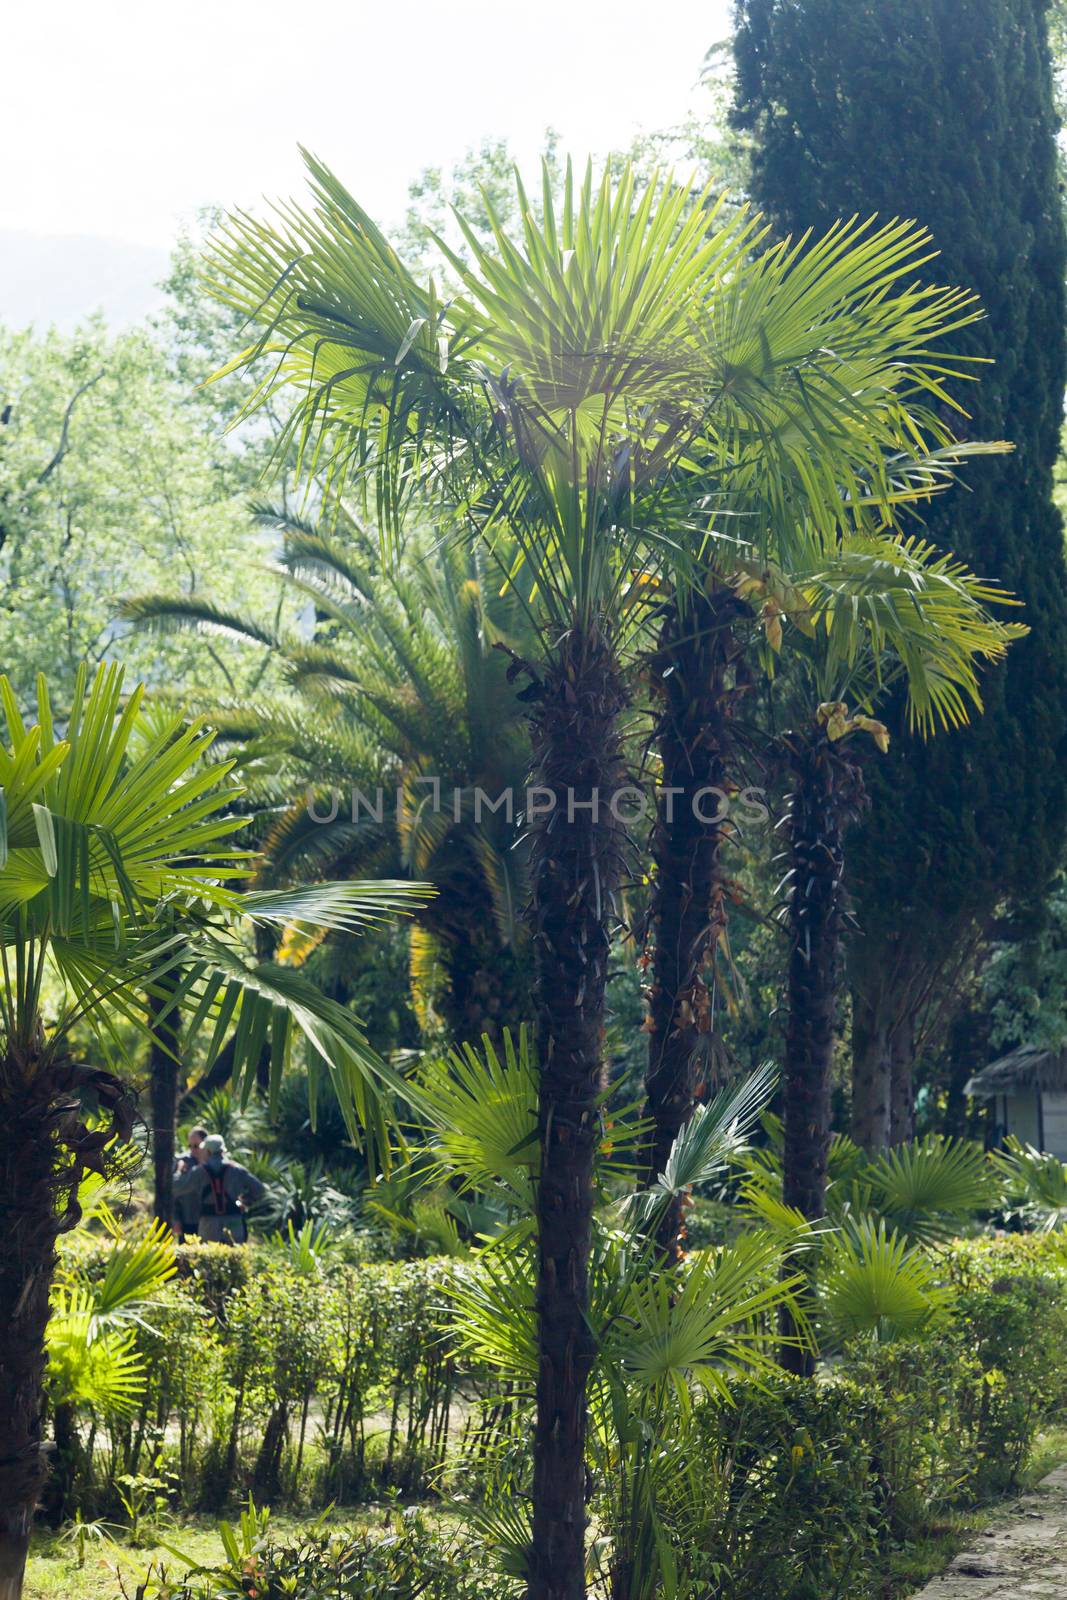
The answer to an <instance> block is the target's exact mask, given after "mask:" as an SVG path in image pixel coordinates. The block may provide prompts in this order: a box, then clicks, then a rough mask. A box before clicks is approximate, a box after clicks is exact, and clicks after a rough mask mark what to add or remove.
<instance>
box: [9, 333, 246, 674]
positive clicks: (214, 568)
mask: <svg viewBox="0 0 1067 1600" xmlns="http://www.w3.org/2000/svg"><path fill="white" fill-rule="evenodd" d="M0 416H2V417H3V419H4V420H3V423H2V424H0V665H2V666H3V668H4V669H5V670H6V671H7V673H8V675H9V676H10V678H11V680H12V682H13V683H14V685H15V687H16V691H17V693H18V694H19V695H20V697H22V698H23V699H26V700H28V699H29V698H31V697H32V692H33V684H34V676H35V673H36V670H37V668H38V666H39V665H40V663H41V662H42V661H47V662H48V663H49V667H50V673H51V683H52V690H53V693H54V694H55V695H56V696H57V697H58V699H59V700H60V701H61V702H62V701H63V700H64V699H65V698H66V697H67V695H69V693H70V691H71V689H72V688H73V684H74V678H75V675H76V673H77V670H78V666H79V663H80V662H82V661H83V660H88V661H90V662H97V661H100V660H103V659H106V658H108V657H114V655H115V654H117V653H119V652H121V653H122V655H123V658H124V660H125V661H126V662H127V663H128V664H129V666H130V667H131V669H132V670H134V671H136V672H137V673H138V674H139V675H140V676H141V677H143V678H145V679H146V680H149V681H153V680H155V681H163V680H166V681H167V682H169V683H173V682H176V681H180V682H181V683H182V684H183V686H184V687H185V688H187V689H188V690H189V691H190V692H193V691H195V690H196V689H197V688H200V689H203V690H210V691H211V692H212V693H214V694H219V693H222V692H224V691H226V690H229V691H231V692H233V693H237V692H238V691H241V692H243V691H245V690H246V689H248V688H249V686H250V685H251V684H253V683H255V682H257V681H260V680H262V678H263V672H264V669H265V653H264V652H262V651H261V652H259V654H258V656H256V657H250V656H249V655H248V653H247V652H244V653H242V652H240V651H238V650H235V649H234V647H233V645H232V644H231V643H230V642H229V641H227V640H214V639H213V640H201V641H196V640H193V639H191V638H177V637H175V638H170V639H167V640H165V641H163V642H162V643H161V642H159V641H153V640H151V639H149V638H147V637H140V638H132V637H130V636H129V628H128V627H127V626H123V625H121V624H119V623H118V622H117V621H116V612H117V607H118V601H119V599H120V597H121V596H122V595H123V594H125V593H129V592H130V591H131V590H133V591H137V590H141V589H144V588H145V587H147V586H149V585H157V586H160V587H164V586H165V587H168V588H171V589H176V590H180V591H181V592H182V593H184V594H187V595H188V594H197V593H199V592H201V591H202V590H203V588H204V586H205V584H206V583H207V582H209V581H210V584H211V587H212V590H213V592H214V593H215V594H216V595H217V596H218V597H219V598H220V599H221V600H223V601H226V600H235V599H236V598H237V597H238V596H240V597H241V598H242V600H244V601H246V602H247V601H251V600H256V601H258V603H259V604H260V605H261V607H262V609H263V611H264V612H266V613H268V614H273V612H274V610H275V609H276V605H277V590H278V586H277V582H276V580H275V579H273V578H272V577H271V576H270V575H269V574H268V572H267V571H266V567H265V563H266V558H267V556H268V555H269V553H270V550H271V547H272V544H273V543H274V536H273V535H272V534H270V533H269V532H268V531H266V530H263V529H257V528H256V526H255V525H254V523H253V521H252V518H251V517H250V515H249V511H248V508H247V503H246V500H245V494H246V492H247V489H248V486H249V472H248V465H249V464H248V463H244V462H242V458H241V456H240V454H239V453H238V452H237V451H236V450H234V449H231V448H230V447H229V446H228V445H227V444H226V443H225V441H222V440H220V439H219V438H218V437H216V436H215V431H214V428H213V420H212V417H211V416H210V414H209V412H208V410H207V408H206V406H204V404H203V403H202V402H200V401H199V400H197V399H196V397H195V395H194V396H193V397H192V398H190V393H189V391H188V389H187V388H186V386H185V385H184V383H181V382H179V380H178V379H177V378H176V377H174V376H172V375H171V373H170V372H169V371H168V364H167V358H166V356H165V353H164V351H163V350H162V348H161V347H160V345H159V343H158V342H157V341H156V340H154V339H153V338H152V337H150V336H149V334H148V333H147V332H144V331H136V332H130V333H123V334H120V335H117V336H112V335H109V334H108V333H107V331H106V329H105V328H104V327H103V325H102V324H100V323H98V322H91V323H88V324H86V325H85V326H84V327H83V328H81V329H79V330H78V331H77V332H76V333H74V334H71V335H60V334H57V333H55V332H51V333H47V334H44V335H37V334H34V333H32V332H25V333H12V332H9V331H7V330H5V329H3V328H0ZM235 549H237V550H240V551H241V552H242V559H241V560H239V561H234V560H231V559H226V560H222V559H221V556H220V553H221V552H222V551H233V550H235Z"/></svg>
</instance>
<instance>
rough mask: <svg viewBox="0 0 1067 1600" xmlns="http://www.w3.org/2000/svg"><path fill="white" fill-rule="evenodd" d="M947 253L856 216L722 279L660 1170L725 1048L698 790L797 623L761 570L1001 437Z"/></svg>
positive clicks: (670, 819) (685, 748)
mask: <svg viewBox="0 0 1067 1600" xmlns="http://www.w3.org/2000/svg"><path fill="white" fill-rule="evenodd" d="M929 253H930V241H929V237H928V235H926V234H925V233H923V232H922V231H920V230H916V229H914V228H912V227H910V226H909V225H906V224H904V225H902V224H899V223H890V224H888V225H886V226H884V227H881V228H873V227H872V225H871V224H870V223H860V222H857V221H856V220H855V219H854V220H853V221H852V222H851V223H847V224H838V225H836V226H835V227H834V228H832V229H831V230H830V231H829V233H827V234H826V236H825V237H823V238H822V239H819V240H818V241H816V242H814V243H808V242H807V241H804V240H802V241H801V242H800V243H799V244H793V243H791V242H790V241H784V242H783V243H781V244H780V245H779V246H778V247H777V248H776V249H775V250H771V251H769V252H767V254H766V255H764V256H762V257H760V258H758V260H757V262H756V264H755V268H754V270H753V272H752V273H751V274H750V275H747V276H746V275H739V276H737V277H736V278H735V279H734V280H733V281H732V282H728V283H724V284H720V285H717V288H716V295H715V297H714V300H713V301H712V302H711V303H710V305H709V306H708V308H707V315H708V317H709V318H710V319H711V322H712V325H713V327H714V337H715V342H716V345H717V348H718V350H719V352H720V360H721V363H722V372H723V382H724V383H727V382H728V384H729V393H730V405H729V412H728V417H729V424H730V425H729V427H721V426H720V427H718V428H716V429H715V430H714V431H712V430H709V432H708V435H707V436H706V438H705V439H704V440H703V441H702V446H703V448H702V449H701V450H699V451H693V452H692V453H691V457H690V460H689V462H688V463H687V468H688V472H689V476H688V479H687V481H685V482H684V483H683V486H682V492H683V493H685V494H688V495H690V496H692V495H694V494H696V493H697V492H699V494H700V497H701V505H702V507H703V512H702V515H701V516H700V518H699V519H696V518H694V519H692V527H691V532H690V547H689V548H687V549H686V550H685V551H684V552H683V561H682V564H681V569H680V571H678V572H677V573H676V574H675V575H674V577H675V581H674V582H673V583H672V584H671V585H670V586H669V588H668V594H667V598H666V600H665V603H664V604H663V605H662V607H661V609H660V618H661V621H660V629H659V635H658V638H657V642H656V647H655V650H654V652H653V653H652V655H651V657H650V661H649V677H650V683H651V687H652V691H653V695H654V698H655V701H656V704H657V710H658V719H657V724H656V735H655V739H656V751H657V755H658V760H659V779H660V782H661V784H662V792H663V796H664V797H665V798H664V802H663V804H661V806H660V809H659V812H658V816H657V821H656V826H655V828H654V830H653V834H652V859H653V873H652V883H651V894H650V910H649V927H650V929H651V931H652V951H651V975H650V976H651V981H650V985H649V991H648V1013H649V1014H648V1021H647V1024H646V1026H647V1029H648V1033H649V1059H648V1071H647V1080H646V1095H647V1107H646V1109H647V1115H648V1118H649V1121H650V1123H651V1125H652V1135H651V1138H650V1148H649V1167H650V1175H652V1176H654V1175H655V1174H656V1173H658V1172H660V1171H662V1170H663V1165H664V1163H665V1161H666V1159H667V1155H668V1153H669V1151H670V1149H671V1146H672V1144H673V1142H674V1140H675V1138H676V1137H677V1134H678V1132H679V1130H680V1128H681V1127H682V1126H684V1124H685V1122H686V1121H687V1120H688V1118H689V1117H690V1116H691V1114H692V1111H693V1108H694V1106H695V1104H696V1102H697V1098H698V1095H699V1094H700V1093H701V1092H702V1091H703V1088H704V1086H705V1085H706V1083H707V1081H708V1079H709V1078H710V1077H713V1076H714V1074H715V1071H716V1069H717V1066H718V1065H719V1062H720V1058H721V1055H722V1046H721V1042H720V1041H719V1040H718V1039H717V1038H716V1033H715V1022H714V1016H715V1007H714V993H713V987H714V978H713V977H712V978H711V981H710V983H709V973H712V974H713V973H714V970H715V961H716V951H717V947H718V945H719V943H720V941H721V940H722V939H723V938H724V935H725V928H726V908H727V903H728V897H727V894H726V892H725V891H726V885H725V880H724V865H723V853H724V849H725V847H726V846H727V845H728V844H729V842H730V840H731V838H733V837H734V836H735V827H736V825H735V821H734V819H733V817H732V816H731V814H730V808H729V806H728V804H720V805H718V806H717V805H716V803H715V802H714V801H708V802H705V803H704V805H703V807H702V809H701V813H700V814H698V812H697V809H696V808H695V807H694V805H693V804H691V803H690V802H691V798H692V797H693V796H694V795H695V794H697V793H699V792H700V791H702V790H707V791H710V792H711V793H713V794H715V795H719V796H726V795H729V794H731V793H732V792H736V791H737V789H738V788H739V787H741V785H742V784H743V781H744V779H743V777H742V770H743V767H744V763H745V757H746V753H747V746H748V740H749V737H750V735H749V734H748V733H747V732H746V730H745V728H744V716H743V713H744V707H745V701H746V697H747V696H748V695H749V694H750V691H751V688H752V685H753V682H754V679H755V676H756V661H755V656H756V653H757V647H758V646H759V645H760V642H761V641H765V639H766V638H767V637H771V638H773V637H775V635H776V631H777V630H780V626H781V624H780V621H779V620H778V618H779V615H780V606H779V601H778V599H777V598H776V597H775V595H774V594H773V593H771V592H770V591H769V590H768V591H767V592H766V593H762V594H758V595H757V593H756V589H755V588H753V587H752V586H751V585H749V586H748V587H747V588H746V587H745V583H744V574H745V572H746V571H748V572H751V571H753V570H755V571H756V572H760V571H763V570H765V569H766V568H768V567H769V566H773V567H775V569H776V570H779V571H781V570H783V569H784V570H785V571H786V572H788V571H789V570H790V569H791V567H793V566H795V565H797V564H798V563H799V564H800V566H802V567H803V566H805V565H807V566H809V567H810V565H811V563H812V561H814V560H817V559H818V557H819V555H820V553H822V552H827V551H833V550H834V549H835V548H837V546H838V544H839V543H840V541H841V540H842V539H844V538H847V537H849V535H850V533H851V532H852V531H854V530H856V529H859V530H861V531H862V530H877V529H878V528H880V527H883V526H884V525H886V524H887V523H889V524H892V523H893V521H894V519H895V518H896V516H897V515H898V508H899V507H900V506H901V505H909V504H911V503H912V502H914V501H915V500H916V499H919V498H922V497H923V496H927V495H929V494H931V493H934V492H937V491H938V490H939V489H941V488H944V487H947V486H948V484H949V483H950V482H951V480H952V477H953V474H954V471H955V468H956V466H957V464H958V462H959V461H960V459H961V458H962V457H964V456H966V455H970V454H975V453H981V452H982V451H983V450H984V449H986V448H989V449H994V448H997V447H995V446H989V447H985V446H981V445H974V444H968V445H964V444H960V443H958V442H957V441H956V440H955V438H954V437H953V433H952V430H951V428H950V427H949V424H948V421H947V418H949V417H950V416H951V415H952V412H953V411H954V410H955V411H956V412H957V413H959V414H961V415H962V412H961V411H960V408H959V407H958V405H956V404H955V402H954V401H953V400H952V399H951V397H950V396H949V394H948V393H947V391H946V388H945V384H946V382H948V381H949V380H951V379H952V378H964V377H966V376H968V373H967V368H966V363H965V361H964V360H963V359H959V358H956V359H954V358H952V357H951V356H950V355H949V356H946V354H945V353H944V352H943V350H941V349H940V348H939V346H941V345H942V344H943V342H944V341H945V340H946V339H947V338H948V337H949V336H950V335H951V334H953V333H954V332H955V331H956V330H957V329H958V328H960V327H961V326H964V325H966V324H967V323H968V322H970V321H973V320H975V319H976V318H978V317H979V316H980V315H981V313H980V310H979V309H978V308H977V306H976V304H975V302H974V298H973V296H970V295H968V294H967V293H965V292H963V291H958V290H952V289H940V288H936V287H923V286H917V285H916V284H915V283H914V282H912V283H910V284H908V285H906V286H905V285H904V283H903V278H904V274H906V273H907V274H912V273H914V272H915V271H916V270H917V269H918V268H919V267H921V266H922V265H923V264H924V263H925V261H926V260H927V259H928V257H929ZM694 547H695V548H694ZM679 796H681V798H679ZM709 816H710V818H711V820H709ZM681 1218H682V1201H681V1199H679V1200H678V1201H677V1202H676V1204H675V1206H674V1207H673V1208H672V1209H668V1210H667V1211H666V1212H665V1213H664V1216H663V1220H662V1232H661V1244H662V1247H663V1250H664V1252H665V1254H666V1256H667V1257H668V1259H675V1258H676V1257H677V1254H678V1251H679V1248H680V1226H681Z"/></svg>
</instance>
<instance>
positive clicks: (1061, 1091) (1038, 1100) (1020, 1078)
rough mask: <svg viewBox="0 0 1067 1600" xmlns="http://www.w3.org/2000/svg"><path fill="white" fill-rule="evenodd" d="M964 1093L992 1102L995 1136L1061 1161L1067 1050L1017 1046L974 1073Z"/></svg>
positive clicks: (1065, 1153) (1065, 1150)
mask: <svg viewBox="0 0 1067 1600" xmlns="http://www.w3.org/2000/svg"><path fill="white" fill-rule="evenodd" d="M967 1093H968V1094H969V1095H973V1096H974V1097H975V1098H976V1099H978V1100H992V1101H993V1116H994V1121H995V1122H996V1126H997V1133H998V1135H999V1136H1001V1137H1003V1136H1005V1135H1007V1134H1009V1133H1013V1134H1014V1135H1015V1137H1016V1138H1017V1139H1018V1140H1019V1142H1020V1143H1021V1144H1032V1145H1033V1146H1034V1148H1035V1149H1037V1150H1049V1151H1051V1152H1052V1154H1053V1155H1055V1156H1058V1157H1059V1158H1060V1160H1061V1161H1067V1050H1046V1049H1043V1048H1042V1047H1041V1046H1039V1045H1036V1044H1023V1045H1020V1046H1019V1048H1018V1049H1017V1050H1012V1051H1011V1053H1010V1054H1009V1055H1006V1056H1001V1058H1000V1060H999V1061H994V1062H992V1063H991V1064H990V1065H989V1066H988V1067H983V1068H982V1071H981V1072H978V1073H976V1074H975V1076H974V1077H973V1078H972V1079H971V1081H970V1083H968V1085H967Z"/></svg>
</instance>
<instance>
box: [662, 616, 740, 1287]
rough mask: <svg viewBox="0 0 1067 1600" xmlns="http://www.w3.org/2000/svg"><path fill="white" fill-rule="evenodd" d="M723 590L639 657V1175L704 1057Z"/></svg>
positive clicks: (709, 1023) (716, 861)
mask: <svg viewBox="0 0 1067 1600" xmlns="http://www.w3.org/2000/svg"><path fill="white" fill-rule="evenodd" d="M742 609H743V608H742V606H741V604H740V602H739V601H738V599H737V597H736V595H735V594H734V592H733V590H732V589H726V588H723V589H718V588H716V589H714V590H712V592H711V593H710V594H707V595H705V594H698V595H696V596H694V597H693V598H692V599H691V602H690V603H689V604H688V605H687V606H686V608H685V609H684V611H680V610H678V609H677V608H672V610H671V612H670V613H669V615H668V616H667V618H666V620H665V622H664V624H663V628H662V630H661V633H660V640H659V648H658V650H657V652H656V654H655V655H654V657H653V659H652V662H651V675H652V684H653V688H654V690H655V693H656V695H657V698H658V700H659V702H660V705H661V714H660V719H659V723H658V727H657V745H658V749H659V755H660V763H661V782H662V789H661V793H660V797H659V802H658V807H657V819H656V825H655V828H654V830H653V835H652V859H653V862H654V865H655V873H654V876H653V884H652V895H651V904H650V913H649V924H650V928H651V931H652V941H653V942H652V973H651V978H652V981H651V986H650V989H649V994H648V1020H647V1023H646V1027H647V1030H648V1035H649V1045H648V1071H647V1076H646V1080H645V1091H646V1106H645V1115H646V1116H647V1118H648V1119H649V1121H650V1122H651V1124H652V1132H651V1137H650V1148H649V1179H650V1181H655V1179H656V1177H658V1175H659V1174H660V1173H661V1172H662V1171H663V1169H664V1167H665V1166H666V1163H667V1158H668V1156H669V1155H670V1152H671V1146H672V1145H673V1144H674V1141H675V1139H676V1138H677V1137H678V1134H679V1133H680V1131H681V1129H682V1128H683V1127H684V1126H685V1124H686V1123H687V1122H688V1121H689V1119H690V1117H691V1116H692V1114H693V1110H694V1108H695V1106H696V1103H697V1100H698V1097H699V1095H700V1093H701V1091H702V1089H703V1086H704V1082H705V1079H706V1076H707V1072H708V1069H709V1066H710V1065H711V1064H712V1061H713V1056H714V1018H713V1012H712V1006H711V997H710V995H709V991H708V985H707V981H706V979H705V969H706V966H707V962H708V960H709V958H710V957H713V955H714V948H715V944H716V942H717V940H718V938H719V935H720V932H721V930H722V928H723V926H724V924H725V912H724V904H723V878H722V867H721V862H720V856H721V852H722V845H723V841H724V839H725V837H726V834H727V830H728V827H729V823H728V805H727V801H726V795H727V792H728V786H729V784H730V777H731V773H730V727H729V722H730V715H731V711H732V706H733V700H734V695H735V692H736V689H735V686H734V685H733V684H732V683H731V681H730V680H731V675H732V673H733V670H734V666H735V662H736V660H737V657H738V646H737V643H736V640H735V638H734V634H733V631H732V624H733V623H734V622H735V620H736V618H737V616H738V615H739V614H740V612H741V610H742ZM682 1218H683V1201H682V1197H681V1196H680V1195H679V1196H678V1197H677V1198H676V1199H675V1200H674V1201H673V1202H672V1203H671V1205H670V1207H669V1208H668V1209H667V1210H666V1211H665V1212H664V1215H663V1218H662V1221H661V1223H660V1225H659V1245H660V1250H661V1252H662V1255H663V1257H664V1259H665V1260H666V1261H667V1262H669V1263H671V1264H673V1263H675V1262H677V1260H678V1258H679V1255H680V1253H681V1246H682Z"/></svg>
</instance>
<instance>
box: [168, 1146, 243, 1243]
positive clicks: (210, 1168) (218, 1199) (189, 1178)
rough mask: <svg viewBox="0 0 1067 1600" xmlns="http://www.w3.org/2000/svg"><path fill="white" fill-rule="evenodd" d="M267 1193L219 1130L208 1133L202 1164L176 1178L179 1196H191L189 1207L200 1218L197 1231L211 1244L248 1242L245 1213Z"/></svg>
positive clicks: (180, 1197) (201, 1158)
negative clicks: (235, 1156)
mask: <svg viewBox="0 0 1067 1600" xmlns="http://www.w3.org/2000/svg"><path fill="white" fill-rule="evenodd" d="M263 1194H264V1188H263V1185H262V1184H261V1183H260V1181H259V1179H258V1178H256V1177H254V1176H253V1174H252V1173H251V1172H249V1171H248V1168H247V1167H242V1166H241V1165H240V1164H239V1163H238V1162H236V1161H231V1160H230V1157H229V1155H228V1153H227V1150H226V1141H225V1140H224V1139H223V1137H222V1135H221V1134H219V1133H209V1134H208V1136H207V1138H206V1139H205V1140H204V1141H203V1144H202V1145H201V1149H200V1161H199V1163H198V1165H197V1166H196V1167H194V1168H193V1169H192V1170H191V1171H190V1172H188V1173H185V1174H183V1175H182V1176H181V1177H179V1178H176V1179H175V1180H174V1195H175V1199H181V1200H182V1201H185V1200H186V1199H188V1202H189V1209H190V1210H191V1212H192V1213H193V1214H194V1215H196V1216H197V1218H198V1222H197V1227H196V1232H197V1234H198V1235H199V1237H200V1238H201V1239H204V1240H206V1241H207V1242H208V1243H209V1244H245V1243H246V1242H247V1239H248V1223H247V1222H246V1220H245V1215H244V1213H245V1211H246V1210H247V1209H248V1207H249V1206H252V1205H255V1203H256V1201H257V1200H260V1199H262V1197H263Z"/></svg>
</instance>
